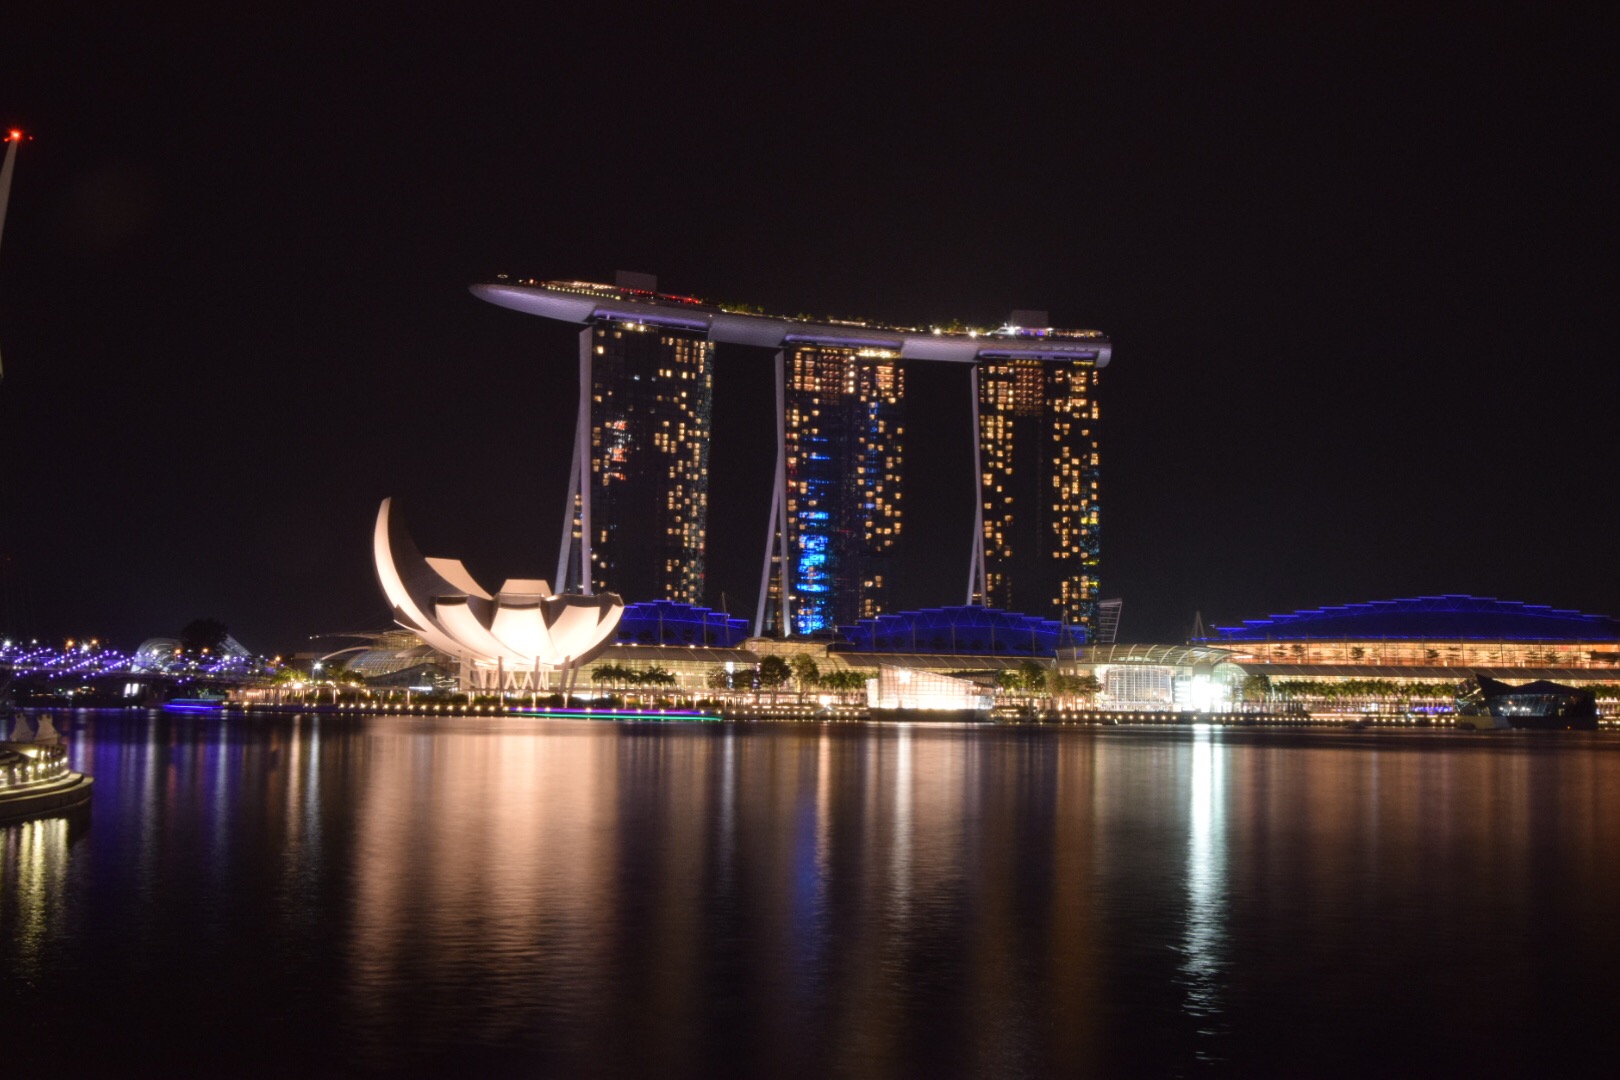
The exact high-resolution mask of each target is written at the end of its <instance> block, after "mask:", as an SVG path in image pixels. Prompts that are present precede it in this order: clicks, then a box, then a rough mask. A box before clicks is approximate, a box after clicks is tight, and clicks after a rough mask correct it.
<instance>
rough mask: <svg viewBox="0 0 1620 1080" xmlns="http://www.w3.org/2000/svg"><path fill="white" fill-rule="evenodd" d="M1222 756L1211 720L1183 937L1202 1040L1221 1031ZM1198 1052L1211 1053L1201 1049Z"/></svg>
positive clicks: (1200, 773)
mask: <svg viewBox="0 0 1620 1080" xmlns="http://www.w3.org/2000/svg"><path fill="white" fill-rule="evenodd" d="M1223 759H1224V755H1223V754H1222V752H1221V751H1220V749H1219V748H1218V747H1217V746H1216V744H1215V741H1214V739H1213V738H1212V737H1211V734H1210V726H1209V725H1208V724H1197V725H1195V726H1194V735H1193V752H1192V778H1191V780H1192V782H1191V784H1190V790H1191V803H1190V805H1189V806H1188V814H1187V925H1186V932H1185V934H1184V936H1183V939H1182V947H1181V952H1182V957H1183V960H1182V964H1181V971H1182V975H1183V979H1182V981H1183V984H1184V985H1185V986H1186V988H1187V1002H1186V1005H1185V1007H1184V1008H1185V1011H1186V1013H1187V1015H1189V1016H1191V1017H1193V1018H1195V1019H1196V1020H1199V1021H1201V1023H1200V1025H1199V1027H1198V1035H1199V1037H1200V1041H1202V1039H1204V1038H1207V1037H1209V1036H1213V1035H1218V1034H1220V1030H1219V1027H1218V1026H1217V1025H1216V1023H1215V1018H1216V1017H1218V1016H1219V1015H1220V1011H1221V998H1220V977H1221V971H1222V966H1223V957H1222V953H1223V951H1224V946H1225V944H1226V782H1225V777H1224V776H1223V775H1222V762H1223ZM1198 1056H1199V1057H1200V1058H1201V1059H1202V1058H1208V1057H1209V1056H1210V1055H1208V1054H1207V1053H1205V1052H1204V1051H1202V1050H1201V1051H1199V1054H1198Z"/></svg>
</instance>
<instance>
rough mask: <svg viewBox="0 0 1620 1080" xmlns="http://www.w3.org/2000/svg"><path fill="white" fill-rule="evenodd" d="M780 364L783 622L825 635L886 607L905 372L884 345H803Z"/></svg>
mask: <svg viewBox="0 0 1620 1080" xmlns="http://www.w3.org/2000/svg"><path fill="white" fill-rule="evenodd" d="M784 360H785V374H786V387H785V415H786V428H785V433H784V443H785V448H786V456H785V457H786V471H787V485H786V489H787V490H786V494H787V524H788V544H787V549H788V552H789V558H790V566H789V587H790V589H791V592H792V596H793V604H792V606H791V608H790V611H791V614H790V616H789V618H790V620H791V623H792V626H791V630H792V633H793V634H794V635H796V636H800V637H808V636H812V635H826V634H828V633H831V632H832V631H833V630H834V629H835V628H836V627H838V626H839V625H841V624H846V623H852V622H854V621H855V620H857V619H862V618H870V617H871V616H873V615H876V614H877V613H879V612H881V611H882V610H884V607H885V606H886V604H887V602H888V597H889V596H890V595H891V592H892V590H893V587H894V578H895V573H896V566H897V564H898V555H899V552H900V545H901V537H902V535H903V528H904V522H903V517H902V510H901V476H902V469H903V467H904V453H903V445H904V437H905V413H904V404H903V402H904V395H905V373H904V371H903V369H902V368H901V366H900V361H899V357H898V355H897V354H895V353H894V352H892V351H887V350H882V349H854V348H842V347H830V346H820V345H805V346H798V347H795V348H791V349H788V350H786V355H785V357H784ZM771 588H772V590H773V593H774V591H775V590H777V589H779V584H778V582H776V581H773V582H772V585H771ZM773 599H774V597H773ZM771 610H772V611H774V612H778V613H779V612H780V605H778V604H775V603H773V604H772V606H771ZM770 629H771V630H773V631H775V630H779V628H778V627H776V626H774V625H773V626H771V627H770Z"/></svg>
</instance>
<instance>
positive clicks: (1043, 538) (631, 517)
mask: <svg viewBox="0 0 1620 1080" xmlns="http://www.w3.org/2000/svg"><path fill="white" fill-rule="evenodd" d="M472 292H473V294H474V295H476V296H478V297H479V298H481V299H483V300H487V301H489V302H490V303H492V304H498V305H500V306H501V307H506V308H511V309H513V310H516V311H520V312H525V313H528V314H531V315H539V316H541V317H543V318H548V319H554V320H557V321H560V322H564V323H570V324H574V325H577V326H579V327H580V331H579V406H578V413H577V422H576V426H575V436H574V448H573V464H572V466H571V468H570V472H569V477H570V479H569V494H568V503H569V508H568V511H567V513H566V514H565V520H564V524H563V531H562V539H561V543H560V545H559V552H558V560H557V563H558V565H557V576H556V578H555V579H554V580H555V581H556V582H557V583H558V585H557V588H558V590H559V591H565V590H577V591H582V592H587V593H589V592H594V591H612V592H616V593H619V594H620V595H621V596H623V597H624V598H625V600H626V601H628V602H632V603H634V602H639V601H650V600H673V601H680V602H685V603H690V604H702V603H703V600H704V596H703V592H704V565H705V564H704V559H705V534H706V531H707V516H708V515H707V509H708V481H709V454H710V435H711V423H710V413H711V403H712V401H713V391H714V350H715V345H716V344H717V343H719V344H733V345H744V346H753V347H755V348H759V349H762V350H770V351H771V352H774V354H775V364H776V470H775V480H774V484H773V487H772V493H771V511H770V516H769V522H768V524H767V528H766V534H765V537H764V540H765V543H764V547H763V559H762V565H761V570H760V593H759V604H758V609H757V611H756V613H755V619H754V632H755V633H756V634H775V635H779V636H795V637H797V636H809V635H814V634H817V633H818V632H825V631H832V630H834V629H835V628H837V627H838V626H841V625H850V624H853V623H855V622H856V621H857V620H859V619H867V618H872V617H874V616H877V615H879V614H882V613H884V612H885V611H886V610H888V609H889V607H890V596H891V589H892V586H893V582H894V580H895V567H896V566H897V565H898V562H899V560H900V559H902V558H903V557H904V555H903V553H904V550H905V544H906V543H907V542H916V541H917V540H922V541H923V542H925V543H926V542H928V538H925V537H916V536H913V535H910V531H909V530H908V528H907V526H908V522H909V517H908V514H907V510H908V509H909V507H908V504H907V502H906V498H905V496H906V490H905V487H906V485H905V476H906V471H907V467H908V462H907V458H906V392H905V365H906V363H908V362H914V361H934V362H941V363H953V364H961V365H964V366H966V367H967V368H968V376H969V377H968V383H969V391H968V394H969V399H970V405H971V410H972V416H973V427H974V429H976V430H977V432H978V439H977V443H976V445H975V447H974V452H975V462H976V477H975V478H974V481H973V482H974V487H975V490H976V494H977V498H976V499H975V501H974V503H973V505H974V507H975V510H974V514H973V519H972V521H971V524H970V523H969V522H968V521H967V520H964V521H963V524H962V528H963V529H964V531H965V530H967V529H969V528H971V530H972V546H971V556H970V559H969V565H968V566H966V567H964V571H965V573H964V574H963V578H962V581H963V585H964V586H965V589H964V593H963V594H962V595H964V596H965V602H966V603H967V604H970V605H971V604H980V605H984V606H986V607H995V608H1003V609H1007V610H1012V611H1020V612H1023V613H1025V614H1028V615H1036V616H1039V617H1041V618H1046V619H1058V620H1061V621H1062V622H1064V623H1066V624H1068V625H1071V626H1085V627H1086V628H1087V629H1088V631H1090V630H1092V629H1093V628H1094V627H1095V624H1096V618H1097V602H1098V595H1099V593H1098V590H1099V587H1100V586H1099V581H1098V555H1099V545H1098V540H1099V529H1100V519H1099V514H1098V447H1097V442H1098V423H1099V420H1098V409H1097V379H1098V374H1099V372H1100V371H1101V370H1102V369H1103V368H1104V367H1106V366H1107V365H1108V361H1109V354H1110V350H1111V346H1110V344H1109V341H1108V339H1107V338H1106V337H1104V336H1103V335H1102V334H1100V333H1098V332H1096V331H1091V330H1054V329H1051V328H1050V327H1047V326H1045V323H1046V321H1047V319H1046V316H1045V313H1042V312H1015V313H1014V315H1013V317H1012V319H1010V320H1009V323H1008V325H1005V326H1002V327H999V328H994V329H985V330H965V329H961V328H955V327H953V328H945V327H924V328H907V327H897V326H885V325H879V324H876V323H871V322H855V321H848V322H846V321H842V320H834V319H824V320H810V319H805V318H802V317H800V318H784V317H778V316H772V315H765V314H761V313H759V312H757V311H754V310H751V309H750V310H744V309H738V308H732V307H727V306H724V305H716V304H710V303H706V302H703V301H701V300H696V299H693V298H691V297H685V296H672V295H668V294H665V293H661V292H659V291H658V288H657V282H656V280H655V279H653V278H651V277H650V276H648V275H642V274H626V273H621V274H620V275H619V276H618V279H617V282H616V284H614V285H611V286H610V285H599V284H593V283H589V282H579V281H536V280H529V279H523V280H509V279H507V278H504V277H502V278H499V279H497V280H495V281H492V282H486V283H481V284H477V285H474V286H472ZM964 437H967V433H966V432H964ZM911 464H912V465H915V462H913V463H911ZM968 480H969V478H968V477H966V476H964V477H963V478H962V483H963V486H964V488H966V485H967V483H968ZM964 496H965V492H964ZM966 501H967V500H966V498H965V497H964V503H966ZM965 517H966V515H965V514H964V518H965ZM942 599H943V598H942Z"/></svg>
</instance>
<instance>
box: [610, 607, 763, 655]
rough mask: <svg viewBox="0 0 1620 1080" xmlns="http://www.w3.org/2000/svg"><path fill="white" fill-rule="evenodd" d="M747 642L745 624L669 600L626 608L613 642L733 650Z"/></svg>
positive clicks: (741, 621) (719, 613) (742, 621)
mask: <svg viewBox="0 0 1620 1080" xmlns="http://www.w3.org/2000/svg"><path fill="white" fill-rule="evenodd" d="M747 639H748V620H747V619H733V618H731V617H730V616H728V615H726V614H725V613H724V612H720V611H712V610H710V609H709V608H706V607H696V606H694V605H692V604H683V603H678V602H675V601H671V600H651V601H647V602H645V603H641V604H626V605H625V608H624V614H623V615H622V616H620V618H619V628H618V633H617V636H616V637H615V639H614V640H615V641H616V642H617V643H619V644H621V645H677V646H679V645H697V646H704V647H707V648H717V649H735V648H739V647H741V645H742V643H743V642H744V641H746V640H747Z"/></svg>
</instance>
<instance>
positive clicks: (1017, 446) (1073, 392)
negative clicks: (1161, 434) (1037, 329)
mask: <svg viewBox="0 0 1620 1080" xmlns="http://www.w3.org/2000/svg"><path fill="white" fill-rule="evenodd" d="M976 375H977V382H978V392H977V398H978V413H979V461H980V488H981V491H980V497H981V500H982V510H983V525H982V530H983V531H982V534H981V543H982V548H983V550H982V554H983V559H984V562H983V571H982V573H983V603H984V604H985V605H986V606H988V607H996V608H1003V609H1006V610H1008V611H1022V612H1024V613H1026V614H1029V615H1037V616H1039V617H1041V618H1044V619H1057V620H1059V621H1060V622H1063V623H1065V624H1068V625H1071V626H1074V625H1079V626H1084V627H1086V629H1087V631H1088V634H1093V633H1094V631H1095V628H1096V616H1097V610H1096V609H1097V596H1098V581H1097V565H1098V553H1099V546H1098V539H1099V527H1100V522H1099V514H1098V505H1097V495H1098V488H1097V473H1098V450H1097V425H1098V410H1097V366H1096V365H1095V364H1094V363H1088V362H1064V361H1050V360H1029V359H1021V358H1006V359H988V360H985V361H983V362H982V363H981V365H980V367H979V368H978V370H977V372H976Z"/></svg>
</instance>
